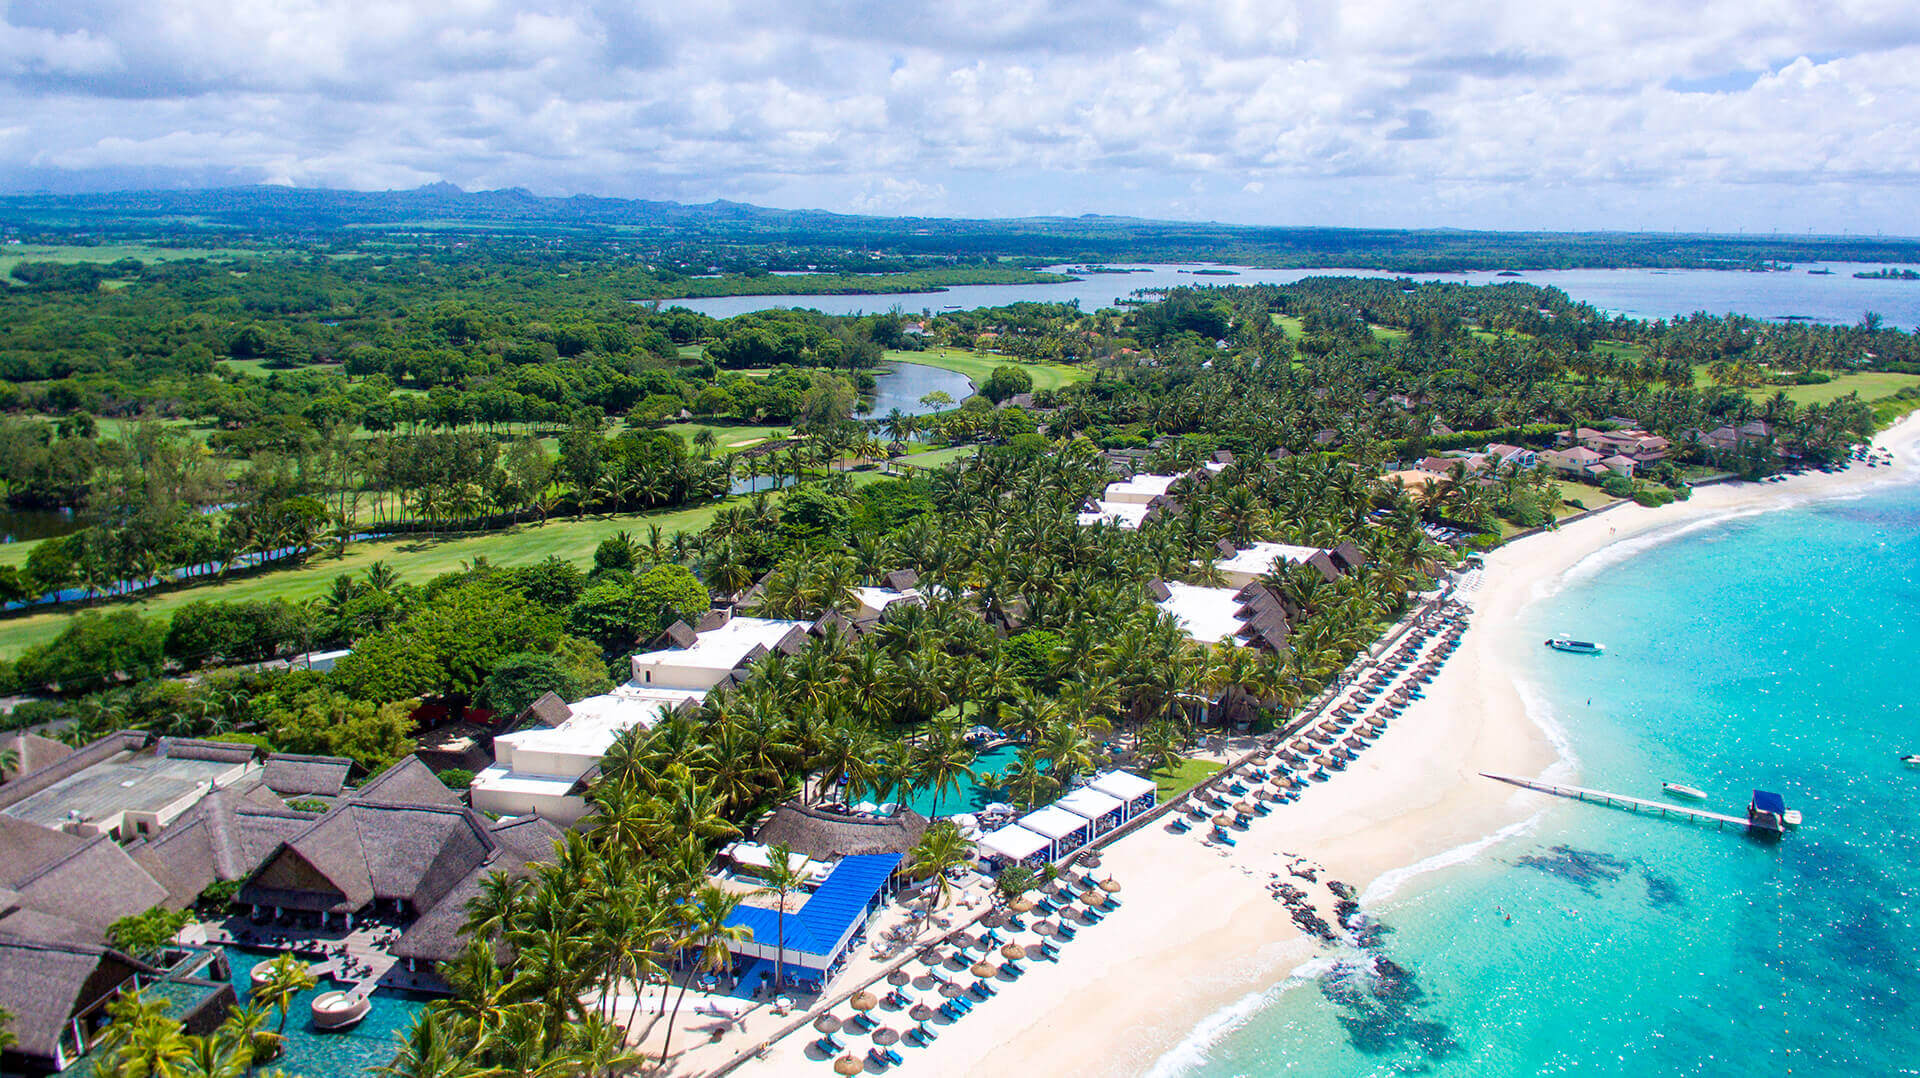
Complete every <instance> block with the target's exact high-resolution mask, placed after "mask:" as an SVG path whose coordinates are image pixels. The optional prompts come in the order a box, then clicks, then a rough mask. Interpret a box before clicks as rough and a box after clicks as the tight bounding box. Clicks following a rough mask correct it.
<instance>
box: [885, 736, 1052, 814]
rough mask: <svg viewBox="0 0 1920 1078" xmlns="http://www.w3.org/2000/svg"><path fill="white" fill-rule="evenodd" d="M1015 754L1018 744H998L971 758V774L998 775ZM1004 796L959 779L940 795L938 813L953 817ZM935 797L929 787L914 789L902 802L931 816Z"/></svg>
mask: <svg viewBox="0 0 1920 1078" xmlns="http://www.w3.org/2000/svg"><path fill="white" fill-rule="evenodd" d="M1019 757H1020V746H1018V745H1001V746H999V747H998V748H992V749H988V750H987V751H985V752H983V753H981V754H980V755H979V756H977V757H975V758H974V761H973V773H974V774H975V775H978V776H980V777H983V778H984V777H985V776H987V775H989V774H998V773H999V772H1002V771H1005V770H1006V769H1007V765H1008V764H1011V763H1012V762H1013V761H1014V760H1016V759H1018V758H1019ZM1006 799H1007V797H1006V795H1005V794H1004V793H1002V792H1000V791H997V790H988V789H986V788H984V787H982V786H981V785H980V784H979V782H977V781H974V780H971V779H965V778H963V779H961V780H960V784H959V785H958V786H956V787H949V788H948V789H947V790H945V791H943V792H942V793H941V794H940V796H939V798H938V802H939V804H938V808H939V813H938V814H939V815H941V816H953V815H956V814H958V813H962V812H979V811H980V810H981V809H983V808H986V807H987V805H989V804H991V803H992V802H995V801H1005V800H1006ZM880 800H881V801H892V800H893V797H892V791H891V790H889V791H888V796H886V797H882V798H881V799H880ZM935 800H936V799H935V797H934V792H933V791H932V790H915V791H914V792H913V796H912V797H910V798H908V799H907V802H906V805H907V807H908V808H910V809H912V810H913V811H915V812H917V813H919V814H920V815H922V816H926V817H928V818H932V817H933V816H934V815H935V812H934V809H935V807H936V806H935Z"/></svg>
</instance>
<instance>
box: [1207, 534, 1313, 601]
mask: <svg viewBox="0 0 1920 1078" xmlns="http://www.w3.org/2000/svg"><path fill="white" fill-rule="evenodd" d="M1320 553H1324V552H1323V551H1322V550H1321V549H1320V548H1319V547H1311V546H1293V545H1291V544H1288V543H1255V544H1253V545H1252V546H1250V547H1248V548H1246V549H1245V550H1242V551H1238V552H1236V553H1235V554H1234V555H1233V557H1231V558H1224V559H1222V560H1220V561H1216V562H1214V563H1213V564H1214V568H1216V569H1219V570H1220V572H1221V574H1222V575H1224V576H1225V577H1226V578H1227V585H1228V586H1229V587H1231V588H1233V589H1234V590H1236V591H1238V590H1239V589H1241V588H1244V587H1246V586H1247V585H1248V584H1251V583H1253V582H1254V581H1255V580H1257V579H1259V578H1260V577H1262V576H1265V575H1266V574H1267V573H1270V572H1272V571H1273V568H1274V566H1276V565H1279V564H1282V563H1286V564H1292V565H1299V564H1301V563H1303V562H1305V561H1306V560H1307V559H1308V558H1311V557H1313V556H1314V555H1315V554H1320Z"/></svg>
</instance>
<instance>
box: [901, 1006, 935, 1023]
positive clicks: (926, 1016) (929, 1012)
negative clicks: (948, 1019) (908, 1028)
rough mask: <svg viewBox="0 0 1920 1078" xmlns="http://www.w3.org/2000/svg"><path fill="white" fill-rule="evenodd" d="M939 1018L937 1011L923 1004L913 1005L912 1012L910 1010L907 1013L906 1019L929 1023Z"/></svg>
mask: <svg viewBox="0 0 1920 1078" xmlns="http://www.w3.org/2000/svg"><path fill="white" fill-rule="evenodd" d="M939 1016H940V1012H939V1011H936V1010H934V1009H933V1008H932V1007H929V1006H927V1005H926V1004H924V1003H916V1004H914V1005H913V1010H910V1011H908V1012H907V1017H908V1018H911V1019H913V1020H914V1021H916V1022H931V1021H933V1020H934V1019H935V1018H938V1017H939Z"/></svg>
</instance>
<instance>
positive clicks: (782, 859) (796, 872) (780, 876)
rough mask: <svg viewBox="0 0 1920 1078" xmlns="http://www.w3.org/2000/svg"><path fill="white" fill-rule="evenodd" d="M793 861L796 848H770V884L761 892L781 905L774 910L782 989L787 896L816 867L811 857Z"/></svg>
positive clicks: (776, 976)
mask: <svg viewBox="0 0 1920 1078" xmlns="http://www.w3.org/2000/svg"><path fill="white" fill-rule="evenodd" d="M793 858H794V852H793V847H792V846H789V845H787V844H786V843H784V842H776V843H774V844H773V845H771V846H769V847H767V885H766V886H765V887H763V888H761V889H760V892H759V893H761V894H763V895H773V896H774V898H775V901H776V902H777V903H778V905H776V906H775V907H774V910H775V914H774V921H775V928H774V932H775V934H776V935H777V936H778V937H779V938H778V939H776V940H775V941H774V945H773V946H774V951H773V983H774V984H775V985H776V986H779V987H782V988H784V987H786V983H787V965H786V963H787V896H788V895H790V894H792V893H793V892H795V891H797V890H799V889H800V887H801V885H802V884H804V883H806V881H807V866H808V865H811V864H813V859H812V858H811V857H804V856H803V857H801V858H800V863H799V864H798V865H795V864H794V863H793Z"/></svg>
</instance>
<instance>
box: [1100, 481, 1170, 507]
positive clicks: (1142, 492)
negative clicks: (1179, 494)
mask: <svg viewBox="0 0 1920 1078" xmlns="http://www.w3.org/2000/svg"><path fill="white" fill-rule="evenodd" d="M1181 478H1182V477H1181V476H1179V475H1145V474H1142V475H1136V476H1134V477H1133V478H1132V479H1122V480H1120V481H1119V482H1116V483H1108V484H1107V490H1106V493H1104V494H1102V495H1101V496H1100V498H1101V500H1102V501H1109V502H1132V503H1134V504H1136V505H1145V504H1147V503H1148V502H1150V501H1152V500H1154V499H1155V498H1158V497H1159V496H1160V495H1162V494H1165V493H1166V492H1167V491H1168V490H1170V489H1172V487H1173V485H1174V484H1175V483H1178V482H1179V481H1180V480H1181Z"/></svg>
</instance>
